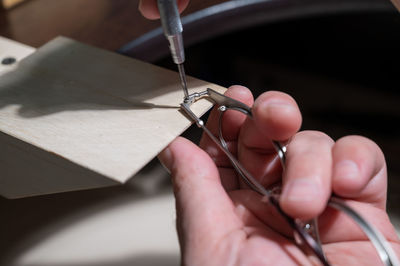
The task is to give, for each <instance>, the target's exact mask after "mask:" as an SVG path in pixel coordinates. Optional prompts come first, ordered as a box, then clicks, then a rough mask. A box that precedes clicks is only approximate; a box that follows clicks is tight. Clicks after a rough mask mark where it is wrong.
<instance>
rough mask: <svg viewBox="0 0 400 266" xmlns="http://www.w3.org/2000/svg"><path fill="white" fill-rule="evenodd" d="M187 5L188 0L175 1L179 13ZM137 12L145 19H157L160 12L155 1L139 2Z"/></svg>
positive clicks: (141, 0)
mask: <svg viewBox="0 0 400 266" xmlns="http://www.w3.org/2000/svg"><path fill="white" fill-rule="evenodd" d="M188 4H189V0H177V5H178V10H179V13H181V12H182V11H183V10H184V9H185V8H186V7H187V5H188ZM139 11H140V13H142V15H143V16H144V17H145V18H147V19H159V18H160V12H159V11H158V7H157V0H140V2H139Z"/></svg>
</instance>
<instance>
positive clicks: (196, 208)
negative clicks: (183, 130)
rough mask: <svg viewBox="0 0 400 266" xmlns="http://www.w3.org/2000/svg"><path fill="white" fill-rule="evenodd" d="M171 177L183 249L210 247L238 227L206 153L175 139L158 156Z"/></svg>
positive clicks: (231, 205) (215, 168)
mask: <svg viewBox="0 0 400 266" xmlns="http://www.w3.org/2000/svg"><path fill="white" fill-rule="evenodd" d="M159 159H160V161H161V162H162V163H163V164H164V166H166V167H167V168H168V169H169V171H170V173H171V176H172V183H173V187H174V194H175V197H176V208H177V226H178V233H179V234H180V241H181V245H182V247H185V248H184V250H185V249H186V248H187V247H188V245H190V246H191V248H188V249H189V250H199V249H198V248H200V249H203V251H204V249H205V248H212V246H213V243H216V242H218V240H219V239H221V238H223V237H225V236H226V235H227V233H229V232H232V231H233V230H234V229H236V228H240V226H241V222H240V220H239V219H238V217H237V216H236V215H235V211H234V205H233V203H232V201H231V199H230V198H229V196H228V195H227V193H226V191H225V190H224V188H223V186H222V184H221V181H220V178H219V173H218V169H217V167H216V166H215V164H214V162H213V161H212V159H211V158H210V157H209V156H208V154H207V153H206V152H205V151H203V150H202V149H200V148H199V147H198V146H196V145H195V144H193V143H192V142H190V141H189V140H187V139H184V138H181V137H178V138H177V139H175V140H174V141H173V142H172V143H171V144H170V145H169V146H168V147H167V148H166V149H165V150H164V151H162V152H161V153H160V154H159Z"/></svg>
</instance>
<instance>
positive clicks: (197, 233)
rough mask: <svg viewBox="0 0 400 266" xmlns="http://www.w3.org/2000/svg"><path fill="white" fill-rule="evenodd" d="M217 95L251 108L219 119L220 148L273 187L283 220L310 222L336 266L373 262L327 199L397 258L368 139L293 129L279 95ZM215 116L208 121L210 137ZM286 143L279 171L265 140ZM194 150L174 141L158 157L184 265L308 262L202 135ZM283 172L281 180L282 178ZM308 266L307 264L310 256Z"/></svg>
mask: <svg viewBox="0 0 400 266" xmlns="http://www.w3.org/2000/svg"><path fill="white" fill-rule="evenodd" d="M226 95H228V96H230V97H232V98H235V99H237V100H239V101H242V102H244V103H246V104H248V105H250V106H251V105H252V106H253V109H252V110H253V116H254V117H253V119H249V118H247V117H246V116H245V115H243V114H240V113H238V112H235V111H228V112H227V113H226V114H225V116H224V122H223V125H222V126H223V134H224V136H225V139H226V140H227V143H228V146H229V149H230V150H231V152H232V153H233V154H235V155H236V156H237V157H238V158H239V160H240V162H241V163H242V164H243V166H244V167H245V168H246V169H248V170H249V171H250V172H251V173H252V174H253V175H254V176H255V177H256V178H257V179H258V180H259V181H260V182H261V183H262V184H263V185H264V186H265V187H269V186H271V185H273V184H274V183H276V182H280V181H282V183H283V190H282V195H281V198H280V205H281V207H282V209H283V210H284V211H285V212H286V213H287V214H289V215H290V216H292V217H295V218H301V219H304V220H306V219H310V218H313V217H316V216H319V228H320V232H321V238H322V242H323V249H324V251H325V253H326V255H327V257H328V260H329V261H330V262H331V263H333V264H337V265H349V264H356V265H379V264H380V263H381V262H380V260H379V257H378V255H377V253H376V252H375V250H374V248H373V246H372V245H371V243H370V242H369V240H368V239H367V237H366V236H365V235H364V233H363V232H362V231H361V230H360V229H359V228H358V226H357V225H355V224H354V223H353V221H352V220H350V219H349V218H348V217H347V216H346V215H345V214H343V213H340V212H337V211H335V210H333V209H330V208H326V205H327V201H328V199H329V197H330V196H331V194H332V193H334V194H335V195H337V196H340V197H342V198H344V199H345V200H346V202H347V203H348V204H349V205H350V206H352V207H353V208H354V209H355V210H356V211H357V212H359V213H360V214H361V215H362V216H363V217H364V218H366V219H367V220H368V221H369V222H371V223H372V224H374V225H375V226H376V227H377V228H378V229H379V230H380V231H381V232H382V233H383V235H384V236H385V237H386V238H387V239H388V240H389V241H390V242H391V243H392V245H393V248H394V249H395V251H396V252H397V254H400V244H399V239H398V238H397V236H396V233H395V231H394V228H393V226H392V224H391V223H390V221H389V219H388V216H387V213H386V211H385V204H386V186H387V176H386V166H385V160H384V156H383V154H382V152H381V151H380V149H379V148H378V146H377V145H376V144H375V143H373V142H372V141H370V140H368V139H366V138H363V137H360V136H348V137H344V138H341V139H339V140H338V141H336V142H335V141H333V140H332V139H331V138H330V137H329V136H327V135H326V134H324V133H322V132H317V131H302V132H298V133H297V131H298V130H299V128H300V125H301V114H300V111H299V109H298V106H297V104H296V102H295V101H294V100H293V99H292V98H291V97H290V96H289V95H287V94H284V93H280V92H274V91H271V92H266V93H264V94H262V95H261V96H260V97H259V98H258V99H257V100H256V101H255V102H254V104H253V97H252V95H251V92H250V91H249V90H248V89H247V88H244V87H241V86H233V87H231V88H230V89H229V90H228V91H227V92H226ZM217 117H218V115H217V110H213V111H212V113H211V114H210V118H209V121H208V127H209V129H210V130H211V131H212V132H213V133H214V134H215V135H217V134H218V133H217V132H218V128H217V127H218V118H217ZM288 139H291V140H290V144H289V146H288V151H287V161H286V170H285V172H284V173H283V174H282V169H281V167H280V163H279V160H278V159H277V155H276V152H275V150H274V148H273V147H272V144H271V140H279V141H285V140H288ZM200 146H201V148H200V147H198V146H196V145H195V144H193V143H191V142H190V141H188V140H186V139H184V138H177V139H176V140H175V141H174V142H172V143H171V144H170V145H169V146H168V147H167V148H166V149H165V150H164V151H163V152H162V153H161V154H160V156H159V158H160V160H161V161H162V162H163V164H164V165H165V166H166V167H167V168H168V169H169V170H170V171H171V175H172V181H173V185H174V193H175V196H176V205H177V227H178V234H179V239H180V244H181V248H182V253H183V264H187V265H239V264H240V265H291V264H301V265H307V264H311V262H312V261H313V259H312V258H311V260H310V258H307V257H306V256H305V255H304V254H303V252H302V251H300V250H299V249H298V248H297V247H296V246H295V245H294V244H293V241H292V240H291V238H292V237H293V236H292V231H291V230H290V228H289V227H288V226H287V225H286V223H285V221H284V220H283V219H282V218H281V217H280V215H279V214H277V213H276V211H275V210H274V208H273V207H272V206H270V205H269V204H268V203H266V202H265V201H263V200H262V198H261V196H260V195H258V194H257V193H256V192H254V191H251V190H249V189H248V188H247V187H246V185H245V184H243V183H242V181H241V180H239V178H238V176H237V175H236V173H235V170H234V169H233V168H232V166H231V165H230V162H229V161H228V159H227V158H226V156H225V155H224V154H223V153H222V152H221V151H220V150H219V149H218V148H217V147H216V145H215V144H214V143H213V142H212V141H211V140H210V139H209V138H208V137H207V136H203V138H202V140H201V143H200ZM282 175H283V177H282ZM314 262H315V258H314Z"/></svg>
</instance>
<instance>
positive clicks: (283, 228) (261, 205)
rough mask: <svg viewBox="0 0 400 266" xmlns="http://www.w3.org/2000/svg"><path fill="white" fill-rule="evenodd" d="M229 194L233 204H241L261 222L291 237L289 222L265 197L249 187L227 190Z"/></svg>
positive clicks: (291, 231)
mask: <svg viewBox="0 0 400 266" xmlns="http://www.w3.org/2000/svg"><path fill="white" fill-rule="evenodd" d="M229 196H230V197H231V199H232V201H233V203H234V204H235V205H243V206H244V208H246V210H247V211H248V212H250V213H251V214H252V216H254V217H256V218H257V219H258V220H259V221H260V222H261V223H262V224H264V225H266V226H268V227H270V228H272V229H273V230H274V231H276V232H278V233H280V234H283V235H284V236H286V237H287V238H290V239H291V238H293V229H292V228H290V226H289V224H288V223H287V222H286V220H285V219H284V218H283V217H282V215H281V214H280V213H279V212H278V211H277V210H276V209H275V207H274V206H273V205H272V204H270V203H269V202H268V199H267V198H265V197H263V196H261V195H260V194H258V193H257V192H255V191H253V190H250V189H240V190H235V191H231V192H229ZM245 223H246V222H245ZM246 224H247V223H246Z"/></svg>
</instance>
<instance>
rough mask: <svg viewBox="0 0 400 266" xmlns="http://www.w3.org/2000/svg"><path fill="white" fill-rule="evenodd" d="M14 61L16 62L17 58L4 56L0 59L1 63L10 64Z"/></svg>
mask: <svg viewBox="0 0 400 266" xmlns="http://www.w3.org/2000/svg"><path fill="white" fill-rule="evenodd" d="M15 62H17V59H15V57H6V58H3V60H1V64H2V65H12V64H14V63H15Z"/></svg>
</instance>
